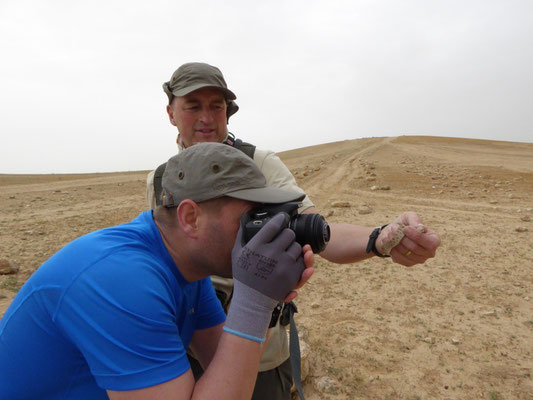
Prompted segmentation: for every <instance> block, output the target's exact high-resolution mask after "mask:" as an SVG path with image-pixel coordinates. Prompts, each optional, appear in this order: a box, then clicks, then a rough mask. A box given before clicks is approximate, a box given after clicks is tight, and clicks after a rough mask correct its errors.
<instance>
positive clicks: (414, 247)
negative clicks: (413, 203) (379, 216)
mask: <svg viewBox="0 0 533 400" xmlns="http://www.w3.org/2000/svg"><path fill="white" fill-rule="evenodd" d="M399 230H402V231H403V237H402V239H401V241H400V242H399V244H397V245H395V246H394V247H393V248H392V250H391V251H390V255H391V257H392V260H393V261H394V262H395V263H398V264H401V265H405V266H406V267H411V266H413V265H416V264H423V263H425V262H426V261H427V260H428V259H429V258H432V257H435V254H436V251H437V248H438V247H439V246H440V242H441V240H440V237H439V235H438V234H437V233H436V232H435V231H434V230H432V229H429V228H428V227H426V226H425V225H424V224H423V223H422V220H421V219H420V217H419V216H418V214H416V213H414V212H406V213H404V214H402V215H401V216H399V217H398V218H397V219H396V220H395V221H394V222H393V223H392V224H390V225H389V226H387V227H386V228H385V229H384V230H383V231H382V232H381V234H380V235H379V238H378V242H377V243H376V244H377V245H378V246H379V247H378V250H380V248H381V249H382V248H383V243H384V241H386V240H389V239H390V238H391V237H393V236H397V232H398V231H399ZM400 233H401V232H400Z"/></svg>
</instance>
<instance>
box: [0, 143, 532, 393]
mask: <svg viewBox="0 0 533 400" xmlns="http://www.w3.org/2000/svg"><path fill="white" fill-rule="evenodd" d="M279 155H280V157H281V158H282V159H283V160H284V162H285V163H286V165H287V166H288V167H289V168H290V169H291V171H292V172H293V174H294V175H295V177H296V179H297V181H298V183H299V185H300V186H301V187H302V188H303V189H305V191H306V192H307V193H308V195H309V196H310V197H311V199H312V200H313V202H314V203H315V205H316V206H317V208H318V210H319V211H320V213H322V214H323V215H325V216H327V219H328V221H330V222H348V223H355V224H361V225H368V226H378V225H382V224H385V223H388V222H391V221H392V220H394V219H395V218H396V217H397V216H398V215H400V214H401V213H402V212H404V211H407V210H411V211H416V212H417V213H419V214H420V215H421V216H422V218H423V219H424V222H425V223H426V225H427V226H429V227H431V228H433V229H434V230H436V231H437V232H438V233H439V234H440V235H441V238H442V246H441V248H440V251H439V252H438V254H437V257H436V258H435V259H432V260H431V261H429V262H428V263H426V264H425V265H422V266H415V267H412V268H409V269H408V268H405V267H402V266H399V265H396V264H393V263H392V262H391V261H390V260H386V259H385V260H384V259H378V258H376V257H375V258H372V259H370V260H367V261H363V262H361V263H357V264H347V265H335V264H331V263H329V262H326V261H325V260H323V259H320V258H319V257H318V262H317V271H316V274H315V276H314V277H313V279H312V280H311V282H310V283H309V284H308V285H307V286H306V287H305V288H304V289H302V291H301V294H300V297H299V298H298V306H299V310H300V312H299V314H298V315H297V321H298V323H299V326H300V327H301V333H302V339H303V341H304V342H305V343H306V344H307V347H308V349H307V351H306V354H307V357H306V366H307V367H308V369H309V373H308V376H307V379H306V381H305V389H306V394H307V398H308V399H310V400H313V399H474V398H479V399H533V379H532V377H531V374H532V373H533V236H532V232H533V223H532V222H531V220H532V219H533V143H512V142H500V141H483V140H470V139H456V138H440V137H425V136H424V137H413V136H402V137H392V138H368V139H357V140H351V141H343V142H336V143H329V144H324V145H320V146H312V147H307V148H302V149H296V150H291V151H288V152H284V153H280V154H279ZM146 173H147V171H141V172H130V173H111V174H76V175H0V259H4V260H8V261H9V262H10V263H11V264H12V265H13V266H15V267H16V268H18V272H16V273H13V274H5V275H0V315H1V314H3V312H4V311H5V309H6V308H7V306H8V305H9V303H10V302H11V300H12V298H13V296H14V295H15V293H16V291H17V290H18V288H19V287H20V285H22V284H23V283H24V281H25V280H26V279H27V278H28V277H29V276H30V275H31V273H32V272H33V271H34V270H35V269H36V268H37V267H38V266H39V265H40V264H41V263H42V262H43V261H44V260H46V259H47V258H48V257H49V256H51V255H52V254H53V253H55V252H56V251H57V250H59V249H60V248H61V247H62V246H64V245H65V244H66V243H68V242H69V241H71V240H73V239H74V238H76V237H78V236H80V235H82V234H84V233H87V232H89V231H92V230H95V229H99V228H102V227H105V226H110V225H115V224H118V223H122V222H126V221H129V220H130V219H132V218H134V217H135V216H136V215H137V214H138V213H139V212H140V211H143V210H144V209H145V208H146V202H145V195H144V193H145V177H146ZM6 269H9V268H8V267H6ZM6 272H7V271H6Z"/></svg>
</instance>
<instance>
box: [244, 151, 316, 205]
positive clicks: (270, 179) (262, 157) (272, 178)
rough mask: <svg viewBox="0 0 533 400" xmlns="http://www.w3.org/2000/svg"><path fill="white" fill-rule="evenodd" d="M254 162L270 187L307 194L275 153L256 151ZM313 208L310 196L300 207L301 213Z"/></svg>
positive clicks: (306, 197)
mask: <svg viewBox="0 0 533 400" xmlns="http://www.w3.org/2000/svg"><path fill="white" fill-rule="evenodd" d="M254 161H255V162H256V163H257V165H258V166H259V168H261V171H262V172H263V174H264V175H265V178H266V181H267V185H268V186H273V187H277V188H280V189H285V190H290V191H293V192H298V193H304V194H305V192H304V191H303V189H301V188H300V187H299V186H298V184H297V183H296V180H295V179H294V176H293V175H292V173H291V171H289V169H288V168H287V166H286V165H285V164H283V161H281V160H280V158H279V157H278V156H277V155H276V154H275V153H274V152H272V151H265V150H259V149H256V151H255V153H254ZM313 206H314V204H313V203H312V202H311V200H310V199H309V196H307V195H306V196H305V198H304V199H303V200H302V207H300V209H299V212H302V211H305V210H306V209H307V208H309V207H313Z"/></svg>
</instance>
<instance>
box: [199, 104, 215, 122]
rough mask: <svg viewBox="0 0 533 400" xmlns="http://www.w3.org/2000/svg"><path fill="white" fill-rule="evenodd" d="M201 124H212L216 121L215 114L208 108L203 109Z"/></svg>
mask: <svg viewBox="0 0 533 400" xmlns="http://www.w3.org/2000/svg"><path fill="white" fill-rule="evenodd" d="M199 120H200V122H202V123H204V124H210V123H211V122H213V121H214V117H213V113H212V112H211V110H209V109H208V108H204V109H202V112H201V113H200V118H199Z"/></svg>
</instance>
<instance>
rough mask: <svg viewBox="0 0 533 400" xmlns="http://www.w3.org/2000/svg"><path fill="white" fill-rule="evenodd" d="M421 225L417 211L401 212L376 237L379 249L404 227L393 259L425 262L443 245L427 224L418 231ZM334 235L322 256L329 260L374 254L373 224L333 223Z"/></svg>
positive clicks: (406, 262) (312, 210)
mask: <svg viewBox="0 0 533 400" xmlns="http://www.w3.org/2000/svg"><path fill="white" fill-rule="evenodd" d="M316 212H317V210H316V209H315V207H311V208H308V209H307V210H305V211H304V213H316ZM419 225H422V226H423V223H422V220H421V219H420V217H419V216H418V215H417V214H416V213H414V212H406V213H404V214H402V215H400V216H399V217H398V218H397V219H396V220H395V221H394V222H393V223H391V224H390V225H388V226H387V227H386V228H384V229H383V230H382V231H381V233H380V234H379V236H378V238H377V240H376V248H377V250H378V251H379V252H380V253H383V249H384V244H385V243H386V242H387V241H388V240H390V239H392V237H393V236H394V235H395V234H396V232H397V231H398V230H399V229H402V226H404V227H403V233H404V236H403V238H402V240H401V241H400V243H399V244H398V245H396V246H394V247H393V249H392V250H391V252H390V255H391V257H392V260H393V261H394V262H396V263H398V264H401V265H405V266H407V267H410V266H412V265H415V264H422V263H425V262H426V261H427V260H428V259H429V258H432V257H435V253H436V251H437V248H438V247H439V245H440V237H439V235H438V234H437V233H436V232H435V231H433V230H432V229H429V228H427V227H425V226H424V232H419V231H418V230H417V226H419ZM330 229H331V238H330V241H329V243H328V245H327V247H326V249H325V250H324V251H323V252H322V253H320V256H322V257H324V258H325V259H326V260H328V261H331V262H334V263H338V264H346V263H353V262H358V261H361V260H364V259H367V258H370V257H372V256H374V254H373V253H372V252H371V253H367V252H366V246H367V243H368V239H369V236H370V234H371V233H372V231H373V230H374V227H365V226H359V225H351V224H340V223H332V224H330Z"/></svg>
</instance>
